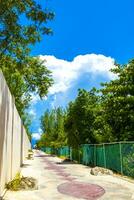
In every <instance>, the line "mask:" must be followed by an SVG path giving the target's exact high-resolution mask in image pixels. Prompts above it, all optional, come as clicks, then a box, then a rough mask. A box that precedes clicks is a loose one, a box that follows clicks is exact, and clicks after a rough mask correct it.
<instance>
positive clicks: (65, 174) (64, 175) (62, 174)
mask: <svg viewBox="0 0 134 200" xmlns="http://www.w3.org/2000/svg"><path fill="white" fill-rule="evenodd" d="M57 175H59V176H63V177H68V176H70V174H69V173H65V172H58V173H57Z"/></svg>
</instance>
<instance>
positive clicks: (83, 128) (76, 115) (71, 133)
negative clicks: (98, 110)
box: [65, 89, 98, 147]
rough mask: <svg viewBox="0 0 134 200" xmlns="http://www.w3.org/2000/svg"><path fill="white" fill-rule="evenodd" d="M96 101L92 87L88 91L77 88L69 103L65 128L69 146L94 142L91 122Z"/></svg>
mask: <svg viewBox="0 0 134 200" xmlns="http://www.w3.org/2000/svg"><path fill="white" fill-rule="evenodd" d="M97 101H98V97H97V96H96V95H95V90H94V89H93V90H91V91H90V92H87V91H86V90H79V92H78V96H77V98H76V99H75V101H74V102H71V103H70V104H69V107H68V111H67V117H66V120H65V130H66V132H67V138H68V144H69V145H70V146H72V147H78V146H79V145H80V144H85V143H94V142H95V137H94V132H93V122H94V118H95V115H94V109H95V107H96V105H97Z"/></svg>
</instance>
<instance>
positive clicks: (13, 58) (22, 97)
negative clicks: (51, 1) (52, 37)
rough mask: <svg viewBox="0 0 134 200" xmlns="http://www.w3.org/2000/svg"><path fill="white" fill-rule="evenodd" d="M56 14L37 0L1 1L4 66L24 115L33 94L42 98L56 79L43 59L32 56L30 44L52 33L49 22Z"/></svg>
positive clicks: (0, 37) (0, 44) (0, 64)
mask: <svg viewBox="0 0 134 200" xmlns="http://www.w3.org/2000/svg"><path fill="white" fill-rule="evenodd" d="M53 18H54V13H53V12H51V11H49V10H47V9H45V10H43V9H42V7H41V5H39V4H38V3H37V2H36V1H34V0H23V1H16V0H6V1H4V0H1V1H0V69H1V70H2V71H3V73H4V76H5V78H6V81H7V83H8V86H9V88H10V91H11V93H12V95H13V96H14V98H15V103H16V106H17V109H18V111H19V113H20V115H21V116H22V115H24V112H25V109H26V108H27V107H28V105H29V103H30V100H31V94H32V93H36V94H38V95H39V96H40V97H41V98H42V97H43V96H45V95H46V94H47V92H48V88H49V87H50V86H51V85H52V82H53V81H52V78H51V73H50V71H49V70H48V69H47V68H46V67H45V66H44V64H43V62H41V61H40V60H39V59H38V58H34V57H31V56H30V47H31V46H32V45H34V44H35V43H36V42H39V41H41V37H42V36H43V35H44V34H50V33H52V30H51V29H50V28H48V27H47V26H46V23H47V22H48V21H49V20H52V19H53ZM22 19H23V20H22Z"/></svg>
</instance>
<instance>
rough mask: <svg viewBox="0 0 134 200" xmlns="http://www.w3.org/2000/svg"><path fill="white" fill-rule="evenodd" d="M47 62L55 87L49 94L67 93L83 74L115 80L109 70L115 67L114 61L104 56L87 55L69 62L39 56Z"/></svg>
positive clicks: (52, 57)
mask: <svg viewBox="0 0 134 200" xmlns="http://www.w3.org/2000/svg"><path fill="white" fill-rule="evenodd" d="M39 57H40V59H41V60H46V62H45V65H46V66H47V67H48V69H50V70H51V71H52V75H53V78H54V85H53V86H52V87H51V88H50V90H49V94H56V93H59V92H66V91H67V90H68V89H69V88H70V87H72V85H73V83H74V82H75V81H77V80H78V79H79V77H80V76H81V75H82V74H85V73H87V74H89V75H91V76H94V77H95V76H97V75H103V76H105V77H108V78H109V79H113V78H114V75H113V73H112V72H110V71H109V70H110V69H111V68H112V67H113V66H114V59H113V58H111V57H106V56H104V55H96V54H87V55H79V56H77V57H75V58H74V60H73V61H71V62H69V61H66V60H61V59H57V58H56V57H54V56H42V55H41V56H39Z"/></svg>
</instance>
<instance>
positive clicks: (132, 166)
mask: <svg viewBox="0 0 134 200" xmlns="http://www.w3.org/2000/svg"><path fill="white" fill-rule="evenodd" d="M121 153H122V171H123V174H124V175H127V176H131V177H133V178H134V143H122V144H121Z"/></svg>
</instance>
